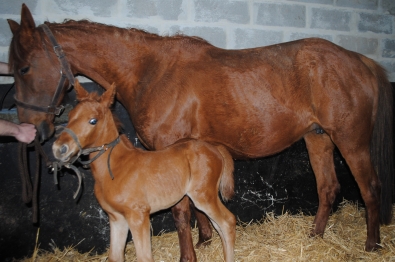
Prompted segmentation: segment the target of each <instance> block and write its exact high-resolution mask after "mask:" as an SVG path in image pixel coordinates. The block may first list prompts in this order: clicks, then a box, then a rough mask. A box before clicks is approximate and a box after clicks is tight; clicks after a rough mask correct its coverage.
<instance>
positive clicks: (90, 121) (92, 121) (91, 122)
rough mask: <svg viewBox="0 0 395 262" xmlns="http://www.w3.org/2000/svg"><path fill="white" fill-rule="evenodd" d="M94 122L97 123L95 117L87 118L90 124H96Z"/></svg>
mask: <svg viewBox="0 0 395 262" xmlns="http://www.w3.org/2000/svg"><path fill="white" fill-rule="evenodd" d="M96 123H97V119H96V118H92V119H91V120H89V124H91V125H96Z"/></svg>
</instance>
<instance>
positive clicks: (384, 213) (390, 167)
mask: <svg viewBox="0 0 395 262" xmlns="http://www.w3.org/2000/svg"><path fill="white" fill-rule="evenodd" d="M362 61H363V62H364V63H365V65H366V66H368V67H369V68H370V70H371V71H372V73H373V74H374V75H375V76H376V79H377V83H378V88H379V90H378V94H379V98H378V106H377V115H376V122H375V124H374V128H373V135H372V140H371V142H370V154H371V158H372V163H373V166H374V168H375V171H376V173H377V174H378V176H379V179H380V182H381V201H380V202H381V206H380V223H381V224H390V223H391V221H392V201H393V197H394V195H393V194H394V151H393V140H392V136H393V94H392V92H393V91H392V86H391V84H390V82H389V81H388V78H387V75H386V72H385V69H383V68H382V67H381V66H380V65H378V64H377V63H376V62H374V61H373V60H371V59H369V58H366V57H363V56H362Z"/></svg>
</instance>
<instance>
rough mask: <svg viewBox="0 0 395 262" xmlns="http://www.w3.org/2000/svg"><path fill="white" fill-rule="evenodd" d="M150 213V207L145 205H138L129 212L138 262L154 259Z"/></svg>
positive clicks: (129, 221)
mask: <svg viewBox="0 0 395 262" xmlns="http://www.w3.org/2000/svg"><path fill="white" fill-rule="evenodd" d="M149 215H150V212H149V208H148V207H147V206H145V205H140V206H138V207H137V206H136V207H135V208H133V209H132V210H131V211H130V212H128V214H127V219H128V224H129V228H130V231H131V232H132V237H133V243H134V247H135V248H136V256H137V261H138V262H142V261H144V262H145V261H149V262H153V261H154V258H153V256H152V250H151V235H150V220H149Z"/></svg>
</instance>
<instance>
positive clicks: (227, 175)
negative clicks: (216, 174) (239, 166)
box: [217, 146, 235, 201]
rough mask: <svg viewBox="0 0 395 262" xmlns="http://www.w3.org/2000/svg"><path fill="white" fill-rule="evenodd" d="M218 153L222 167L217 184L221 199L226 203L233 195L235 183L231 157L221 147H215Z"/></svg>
mask: <svg viewBox="0 0 395 262" xmlns="http://www.w3.org/2000/svg"><path fill="white" fill-rule="evenodd" d="M217 149H218V151H219V152H220V153H221V155H222V157H223V159H224V166H223V167H222V174H221V181H220V183H219V192H220V193H221V196H222V199H223V200H224V201H228V200H229V199H231V198H232V197H233V195H234V193H235V191H234V188H235V181H234V178H233V169H234V163H233V159H232V156H231V155H230V154H229V152H228V150H226V148H225V147H223V146H217Z"/></svg>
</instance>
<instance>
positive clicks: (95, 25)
mask: <svg viewBox="0 0 395 262" xmlns="http://www.w3.org/2000/svg"><path fill="white" fill-rule="evenodd" d="M45 24H47V25H48V26H51V27H55V28H64V29H72V30H76V29H79V30H87V31H92V30H95V31H97V32H101V31H103V30H107V31H109V32H119V33H123V34H138V35H140V36H144V37H145V38H154V39H185V40H188V41H191V42H194V43H195V44H208V45H211V44H210V43H209V42H208V41H206V40H205V39H203V38H200V37H197V36H187V35H184V34H180V33H176V34H174V35H173V36H160V35H158V34H154V33H149V32H147V31H145V30H142V29H137V28H121V27H116V26H113V25H106V24H102V23H99V22H92V21H89V20H86V19H84V20H72V19H66V20H64V21H63V22H62V23H50V22H45Z"/></svg>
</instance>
